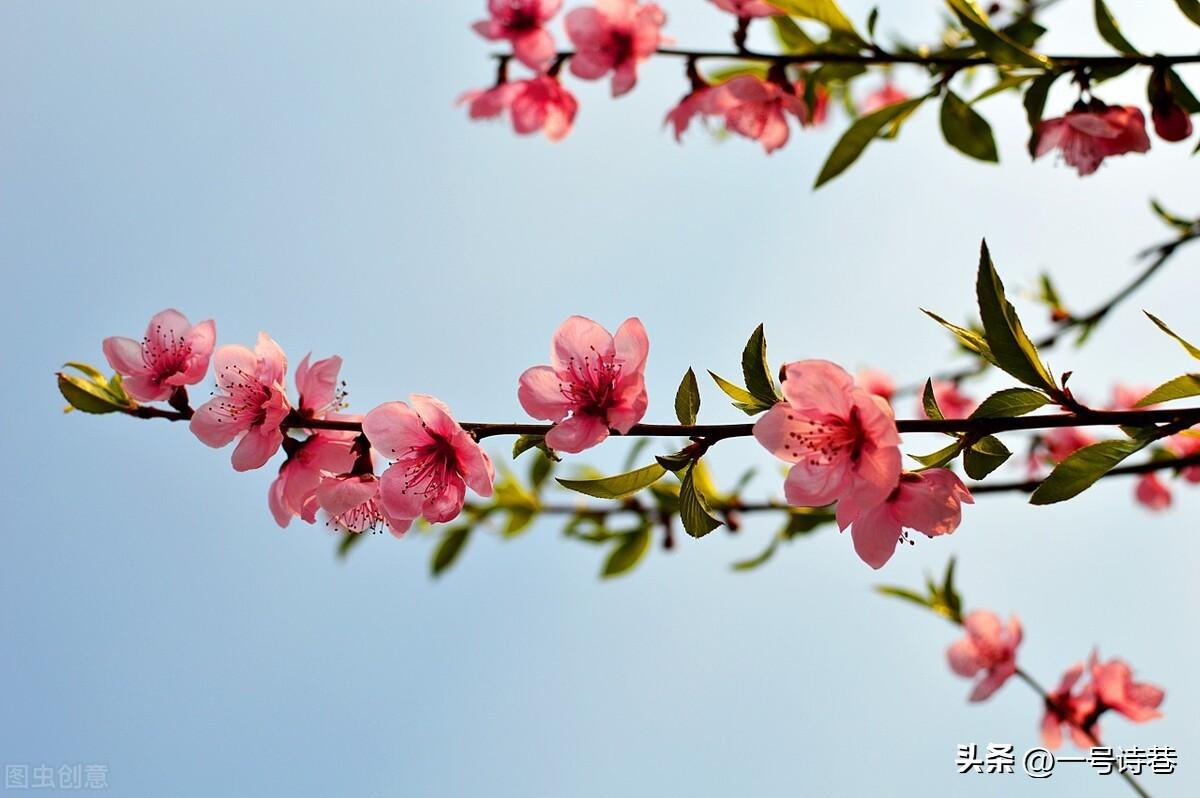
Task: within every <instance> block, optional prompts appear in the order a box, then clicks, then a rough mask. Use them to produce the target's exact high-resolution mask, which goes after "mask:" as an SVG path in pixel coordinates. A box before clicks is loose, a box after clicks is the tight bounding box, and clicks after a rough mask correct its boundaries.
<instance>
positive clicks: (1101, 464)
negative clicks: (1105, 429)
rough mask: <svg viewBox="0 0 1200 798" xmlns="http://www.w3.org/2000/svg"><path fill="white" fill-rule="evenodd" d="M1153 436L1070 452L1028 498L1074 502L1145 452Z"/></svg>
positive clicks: (1101, 443)
mask: <svg viewBox="0 0 1200 798" xmlns="http://www.w3.org/2000/svg"><path fill="white" fill-rule="evenodd" d="M1153 440H1154V435H1153V434H1150V435H1146V436H1141V437H1137V438H1121V439H1118V440H1111V441H1101V442H1100V443H1093V444H1092V445H1091V446H1085V447H1083V448H1082V449H1079V450H1078V451H1075V452H1073V453H1071V454H1070V455H1069V456H1067V457H1066V459H1064V460H1063V461H1062V462H1061V463H1059V464H1058V465H1056V466H1055V467H1054V470H1053V471H1051V472H1050V476H1048V477H1046V479H1045V480H1043V481H1042V484H1041V485H1039V486H1038V488H1037V490H1035V491H1034V492H1033V495H1032V496H1031V497H1030V498H1029V501H1030V503H1031V504H1039V505H1040V504H1054V503H1056V502H1061V501H1066V500H1067V499H1072V498H1074V497H1076V496H1078V495H1079V494H1080V493H1083V492H1084V491H1085V490H1087V489H1088V488H1090V487H1091V486H1092V485H1094V484H1095V483H1096V480H1098V479H1100V477H1102V476H1104V475H1105V474H1107V473H1108V472H1109V471H1111V470H1112V469H1113V468H1115V467H1116V466H1117V465H1119V464H1120V463H1121V461H1122V460H1124V459H1125V458H1127V457H1129V456H1130V455H1131V454H1134V453H1135V452H1138V451H1140V450H1142V449H1144V448H1145V447H1146V446H1147V445H1148V444H1149V443H1151V442H1152V441H1153Z"/></svg>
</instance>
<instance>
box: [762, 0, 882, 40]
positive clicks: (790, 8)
mask: <svg viewBox="0 0 1200 798" xmlns="http://www.w3.org/2000/svg"><path fill="white" fill-rule="evenodd" d="M771 5H773V6H775V7H776V8H778V9H780V10H781V11H785V12H787V13H788V14H789V15H791V16H793V17H800V18H801V19H811V20H813V21H815V22H820V23H821V24H822V25H824V26H826V27H827V28H829V31H830V33H831V34H841V36H842V37H843V38H845V39H846V40H847V41H850V42H853V43H855V44H857V45H859V46H864V45H866V42H865V41H863V38H862V37H861V36H859V35H858V31H856V30H855V29H854V23H852V22H851V21H850V19H849V18H848V17H847V16H846V14H845V13H844V12H843V11H842V9H841V8H839V7H838V4H837V3H835V2H834V0H771Z"/></svg>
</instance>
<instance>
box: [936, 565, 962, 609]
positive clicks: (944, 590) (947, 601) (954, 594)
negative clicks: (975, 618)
mask: <svg viewBox="0 0 1200 798" xmlns="http://www.w3.org/2000/svg"><path fill="white" fill-rule="evenodd" d="M954 566H955V560H954V558H953V557H951V558H950V562H948V563H946V575H945V576H944V577H943V579H942V587H941V590H940V591H939V598H940V599H941V601H942V604H943V605H944V606H945V607H946V609H947V610H949V612H950V620H952V621H954V622H955V623H961V622H962V596H961V595H960V594H959V592H958V589H957V588H955V586H954Z"/></svg>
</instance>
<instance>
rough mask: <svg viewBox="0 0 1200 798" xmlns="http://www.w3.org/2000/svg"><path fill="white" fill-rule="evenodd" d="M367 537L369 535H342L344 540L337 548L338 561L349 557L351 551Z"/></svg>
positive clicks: (348, 533)
mask: <svg viewBox="0 0 1200 798" xmlns="http://www.w3.org/2000/svg"><path fill="white" fill-rule="evenodd" d="M365 537H367V535H366V533H363V532H347V533H345V534H344V535H342V539H341V540H340V541H339V542H338V547H337V556H338V559H345V558H346V557H348V556H349V554H350V550H351V549H353V548H354V547H355V546H357V545H358V544H359V542H360V541H362V539H363V538H365Z"/></svg>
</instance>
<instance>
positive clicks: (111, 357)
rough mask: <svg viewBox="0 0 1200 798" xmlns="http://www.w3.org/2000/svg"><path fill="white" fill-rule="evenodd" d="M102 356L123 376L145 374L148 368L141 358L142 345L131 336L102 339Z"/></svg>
mask: <svg viewBox="0 0 1200 798" xmlns="http://www.w3.org/2000/svg"><path fill="white" fill-rule="evenodd" d="M103 349H104V357H106V358H107V359H108V365H110V366H112V367H113V371H116V372H117V373H118V374H124V375H125V376H132V375H134V374H145V373H146V372H147V371H149V369H147V367H146V363H145V361H144V360H142V345H141V344H140V343H138V342H137V341H135V340H133V339H132V338H121V337H118V336H114V337H112V338H105V339H104V345H103ZM135 398H136V397H135Z"/></svg>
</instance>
